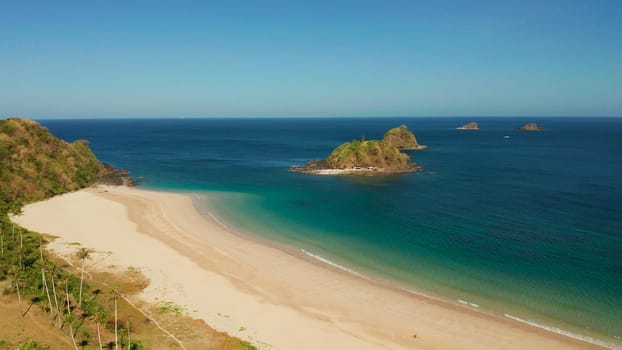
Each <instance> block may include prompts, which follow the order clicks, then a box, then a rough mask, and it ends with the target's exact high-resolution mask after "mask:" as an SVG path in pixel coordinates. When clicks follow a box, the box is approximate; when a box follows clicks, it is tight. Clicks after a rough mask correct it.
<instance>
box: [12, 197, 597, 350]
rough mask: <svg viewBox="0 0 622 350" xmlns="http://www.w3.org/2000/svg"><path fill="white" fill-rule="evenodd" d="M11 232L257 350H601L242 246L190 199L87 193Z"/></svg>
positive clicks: (33, 212) (28, 213)
mask: <svg viewBox="0 0 622 350" xmlns="http://www.w3.org/2000/svg"><path fill="white" fill-rule="evenodd" d="M14 221H16V222H17V223H18V224H20V225H21V226H24V227H26V228H29V229H31V230H36V231H39V232H42V233H48V234H52V235H56V236H59V238H58V239H56V240H55V241H54V242H52V243H51V244H50V245H49V249H51V250H53V251H55V252H56V253H57V254H59V255H61V256H62V255H67V254H72V253H74V252H75V251H76V250H77V247H76V245H70V243H74V242H78V243H80V244H81V246H83V247H87V248H92V249H94V250H96V251H97V252H105V253H103V254H96V258H95V259H92V260H91V261H89V262H88V264H89V265H87V266H88V269H95V268H98V269H105V268H111V266H115V268H117V269H124V268H127V267H130V266H131V267H136V268H138V269H140V270H141V271H143V273H144V274H145V275H146V276H147V277H148V278H149V279H150V285H149V286H148V287H147V288H146V289H145V290H144V292H142V293H141V294H140V295H139V297H140V298H142V299H143V300H145V301H148V302H154V303H155V302H161V301H170V302H173V303H175V304H178V305H182V306H185V308H186V310H187V311H188V313H189V314H190V315H191V316H192V317H194V318H198V319H203V320H205V321H206V322H207V324H209V325H210V326H212V327H214V328H216V329H218V330H222V331H226V332H228V333H230V334H232V335H235V336H238V337H240V338H242V339H247V340H250V341H252V342H253V343H255V344H256V345H258V347H259V348H261V349H288V350H289V349H300V350H303V349H314V350H315V349H592V348H594V349H597V348H600V347H598V346H595V345H592V344H588V343H585V342H582V341H579V340H575V339H572V338H569V337H565V336H562V335H558V334H554V333H551V332H548V331H545V330H543V329H539V328H536V327H531V326H529V325H525V324H522V323H520V322H516V321H513V320H510V319H507V318H505V317H502V316H495V315H490V314H486V313H484V312H481V311H476V310H473V309H472V308H469V307H468V306H464V305H461V304H459V303H458V302H453V301H442V300H436V299H432V298H427V297H425V296H419V295H414V294H410V293H407V292H404V291H400V290H398V289H394V288H390V287H387V286H383V285H381V284H377V283H374V282H370V281H367V280H365V279H362V278H360V277H357V276H356V275H353V274H349V273H346V272H344V271H340V270H338V269H335V268H331V267H330V266H329V265H327V264H323V263H321V262H320V261H313V260H312V259H305V258H304V257H302V256H298V254H296V253H289V252H288V251H287V250H281V249H278V248H276V247H273V246H270V245H267V244H263V243H261V242H260V241H259V240H254V239H248V238H245V237H243V236H240V235H236V234H234V233H232V232H229V231H228V230H226V229H225V228H224V227H222V226H221V225H219V224H218V223H216V222H214V221H211V220H209V219H206V218H204V217H203V216H201V215H200V214H199V213H198V212H197V211H196V209H195V207H194V205H193V202H192V197H191V195H185V194H175V193H167V192H154V191H147V190H141V189H135V188H134V189H133V188H126V187H97V188H90V189H86V190H82V191H79V192H74V193H70V194H66V195H62V196H58V197H54V198H52V199H49V200H46V201H42V202H38V203H34V204H30V205H27V206H26V207H25V208H24V211H23V215H21V216H18V217H15V218H14ZM300 255H304V254H300ZM415 335H416V337H415Z"/></svg>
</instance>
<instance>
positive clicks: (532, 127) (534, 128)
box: [518, 123, 544, 131]
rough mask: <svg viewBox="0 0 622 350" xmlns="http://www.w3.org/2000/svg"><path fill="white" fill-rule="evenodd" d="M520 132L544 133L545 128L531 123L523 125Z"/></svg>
mask: <svg viewBox="0 0 622 350" xmlns="http://www.w3.org/2000/svg"><path fill="white" fill-rule="evenodd" d="M518 130H520V131H542V130H544V128H543V127H541V126H539V125H538V124H536V123H529V124H525V125H523V126H522V127H520V128H519V129H518Z"/></svg>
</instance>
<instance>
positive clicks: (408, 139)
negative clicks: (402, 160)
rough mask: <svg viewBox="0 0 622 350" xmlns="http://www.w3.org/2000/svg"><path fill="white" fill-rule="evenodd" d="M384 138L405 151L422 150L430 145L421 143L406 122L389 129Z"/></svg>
mask: <svg viewBox="0 0 622 350" xmlns="http://www.w3.org/2000/svg"><path fill="white" fill-rule="evenodd" d="M382 140H383V141H385V142H386V143H388V144H390V145H393V146H395V147H396V148H397V149H399V150H403V151H420V150H424V149H427V148H428V146H425V145H420V144H419V143H418V142H417V138H416V137H415V134H413V132H412V131H410V130H408V126H406V125H404V124H402V125H400V126H398V127H397V128H393V129H391V130H389V131H387V132H386V133H385V134H384V137H383V138H382Z"/></svg>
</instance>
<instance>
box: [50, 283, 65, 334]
mask: <svg viewBox="0 0 622 350" xmlns="http://www.w3.org/2000/svg"><path fill="white" fill-rule="evenodd" d="M51 279H52V293H53V294H54V304H55V305H56V315H57V317H58V329H61V328H62V327H63V315H62V314H61V312H60V307H59V306H58V298H57V297H56V282H55V281H54V274H51Z"/></svg>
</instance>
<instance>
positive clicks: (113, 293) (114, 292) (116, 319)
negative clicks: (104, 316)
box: [110, 288, 121, 350]
mask: <svg viewBox="0 0 622 350" xmlns="http://www.w3.org/2000/svg"><path fill="white" fill-rule="evenodd" d="M110 296H111V298H112V300H113V301H114V348H115V350H119V336H118V333H117V330H118V329H119V327H118V322H119V316H118V314H117V302H118V301H119V297H120V296H121V293H119V290H118V289H116V288H113V289H112V291H111V292H110Z"/></svg>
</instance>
